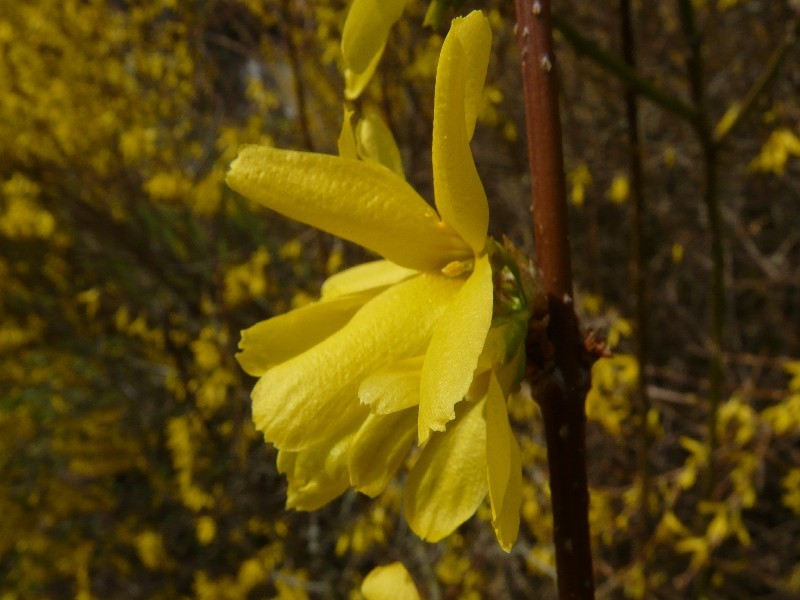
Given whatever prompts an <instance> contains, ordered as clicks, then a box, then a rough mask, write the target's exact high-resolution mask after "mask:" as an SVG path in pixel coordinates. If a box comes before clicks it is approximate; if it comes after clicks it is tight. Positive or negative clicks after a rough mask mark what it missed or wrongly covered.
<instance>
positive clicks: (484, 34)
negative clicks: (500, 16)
mask: <svg viewBox="0 0 800 600" xmlns="http://www.w3.org/2000/svg"><path fill="white" fill-rule="evenodd" d="M450 31H451V32H452V33H451V35H455V36H456V37H457V38H458V40H459V41H460V42H461V47H462V48H463V50H464V53H465V54H466V58H467V65H469V68H468V69H467V73H466V85H465V86H464V124H465V125H466V127H467V137H468V138H469V139H472V134H473V132H474V131H475V123H476V121H477V120H478V110H479V109H480V105H481V98H482V97H483V84H484V82H485V80H486V70H487V69H488V67H489V54H490V52H491V49H492V29H491V27H490V26H489V19H487V18H486V17H485V16H483V13H482V12H480V11H478V10H476V11H473V12H471V13H470V14H468V15H467V16H466V17H463V18H457V19H453V24H452V25H451V29H450Z"/></svg>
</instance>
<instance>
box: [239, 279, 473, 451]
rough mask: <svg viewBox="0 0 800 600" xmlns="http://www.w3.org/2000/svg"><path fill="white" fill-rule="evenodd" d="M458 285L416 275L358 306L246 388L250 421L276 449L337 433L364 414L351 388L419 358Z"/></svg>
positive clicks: (293, 447) (310, 442) (295, 447)
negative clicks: (313, 342)
mask: <svg viewBox="0 0 800 600" xmlns="http://www.w3.org/2000/svg"><path fill="white" fill-rule="evenodd" d="M458 286H459V282H456V281H452V280H448V279H447V278H445V277H441V276H436V275H427V274H422V275H419V276H417V277H414V278H412V279H409V280H407V281H404V282H402V283H398V284H397V285H395V286H392V287H390V288H389V289H388V290H386V291H385V292H383V293H382V294H380V295H378V296H376V297H375V298H373V299H372V300H370V301H369V302H368V303H367V304H365V305H364V306H363V307H362V308H361V310H359V311H358V312H357V313H356V314H355V315H354V316H353V318H352V319H350V321H349V322H348V323H347V325H345V326H344V327H343V328H342V329H340V330H339V331H337V332H336V333H334V334H333V335H331V336H330V337H328V338H326V339H325V340H323V341H322V342H320V343H319V344H317V345H316V346H314V347H313V348H311V349H309V350H308V351H306V352H304V353H303V354H300V355H298V356H295V357H294V358H292V359H291V360H289V361H287V362H285V363H282V364H280V365H277V366H276V367H274V368H272V369H270V370H269V371H267V372H266V374H264V376H263V377H261V379H259V380H258V383H256V386H255V388H254V389H253V394H252V397H253V421H254V422H255V424H256V427H257V428H258V429H259V430H261V431H262V432H263V433H264V437H265V438H266V440H267V441H269V442H272V443H274V444H275V446H277V447H278V448H280V449H282V450H302V449H303V448H307V447H309V446H312V445H314V444H315V443H317V442H319V441H320V440H323V439H326V438H329V437H330V436H332V435H336V432H337V431H338V430H340V429H341V428H343V427H345V426H348V425H349V423H350V422H351V420H353V419H356V418H365V417H366V414H368V412H369V410H368V409H367V408H366V407H364V406H363V405H362V404H361V403H360V402H358V400H357V396H356V393H357V390H358V385H359V384H360V383H361V380H362V379H363V378H364V377H365V376H366V375H368V374H369V373H371V372H372V371H374V370H376V369H378V368H380V367H382V366H384V365H386V364H389V363H392V362H395V361H397V360H400V359H402V358H405V357H408V356H415V355H418V354H422V352H423V351H424V350H425V347H426V345H427V344H428V341H429V340H430V336H431V333H432V331H433V327H434V324H435V323H436V321H437V320H438V319H439V318H440V316H441V314H442V312H444V310H445V308H446V307H447V305H448V304H449V303H450V302H451V301H452V298H453V297H454V296H455V294H456V292H457V290H458Z"/></svg>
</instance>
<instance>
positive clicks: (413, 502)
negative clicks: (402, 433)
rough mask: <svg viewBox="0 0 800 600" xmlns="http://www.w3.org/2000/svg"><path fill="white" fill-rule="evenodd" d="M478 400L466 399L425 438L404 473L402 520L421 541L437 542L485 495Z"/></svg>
mask: <svg viewBox="0 0 800 600" xmlns="http://www.w3.org/2000/svg"><path fill="white" fill-rule="evenodd" d="M483 407H484V401H479V402H466V403H463V404H461V405H459V407H458V413H459V415H458V417H457V418H456V420H455V421H454V422H453V424H452V425H451V426H450V427H449V428H448V430H447V432H446V433H439V434H436V435H434V436H433V437H431V439H430V441H429V442H428V444H427V446H425V448H423V450H422V453H421V454H420V457H419V460H418V461H417V463H416V464H415V465H414V467H413V468H412V469H411V473H409V475H408V480H407V481H406V486H405V491H404V509H405V515H406V520H407V521H408V524H409V526H410V527H411V529H412V530H413V531H414V533H416V534H417V535H418V536H420V537H421V538H422V539H424V540H428V541H429V542H438V541H439V540H441V539H442V538H444V537H446V536H448V535H450V534H451V533H452V532H453V531H455V529H456V528H457V527H458V526H459V525H461V524H462V523H463V522H464V521H466V520H467V519H469V518H470V516H472V515H473V514H474V513H475V511H476V510H477V509H478V506H480V504H481V502H483V499H484V498H485V497H486V492H487V489H488V485H489V484H488V483H487V480H486V421H485V419H484V418H483Z"/></svg>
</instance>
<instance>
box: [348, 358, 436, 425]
mask: <svg viewBox="0 0 800 600" xmlns="http://www.w3.org/2000/svg"><path fill="white" fill-rule="evenodd" d="M424 360H425V357H424V356H412V357H411V358H407V359H405V360H401V361H398V362H396V363H392V364H391V365H387V366H385V367H383V368H382V369H378V370H377V371H375V372H374V373H372V374H370V375H368V376H367V377H366V378H365V379H364V381H362V382H361V385H360V386H359V387H358V399H359V400H361V403H362V404H366V405H368V406H369V408H370V410H371V411H372V412H373V413H374V414H378V415H386V414H389V413H393V412H397V411H399V410H403V409H406V408H410V407H412V406H416V405H418V404H419V382H420V376H421V374H422V363H423V361H424ZM416 418H417V416H416V413H415V414H414V419H415V420H416Z"/></svg>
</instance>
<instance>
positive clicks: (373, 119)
mask: <svg viewBox="0 0 800 600" xmlns="http://www.w3.org/2000/svg"><path fill="white" fill-rule="evenodd" d="M356 142H357V144H358V154H359V156H360V157H361V158H363V159H366V160H374V161H375V162H377V163H378V164H381V165H383V166H384V167H386V168H388V169H391V170H392V171H394V172H395V173H397V174H398V175H399V176H400V177H405V175H403V160H402V159H401V158H400V149H399V148H398V147H397V142H395V141H394V136H393V135H392V131H391V129H389V127H388V126H387V125H386V123H384V122H383V119H382V118H381V117H380V115H379V114H378V113H377V112H375V111H367V113H366V114H365V115H364V116H363V117H362V118H361V119H360V120H359V121H358V125H356Z"/></svg>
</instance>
